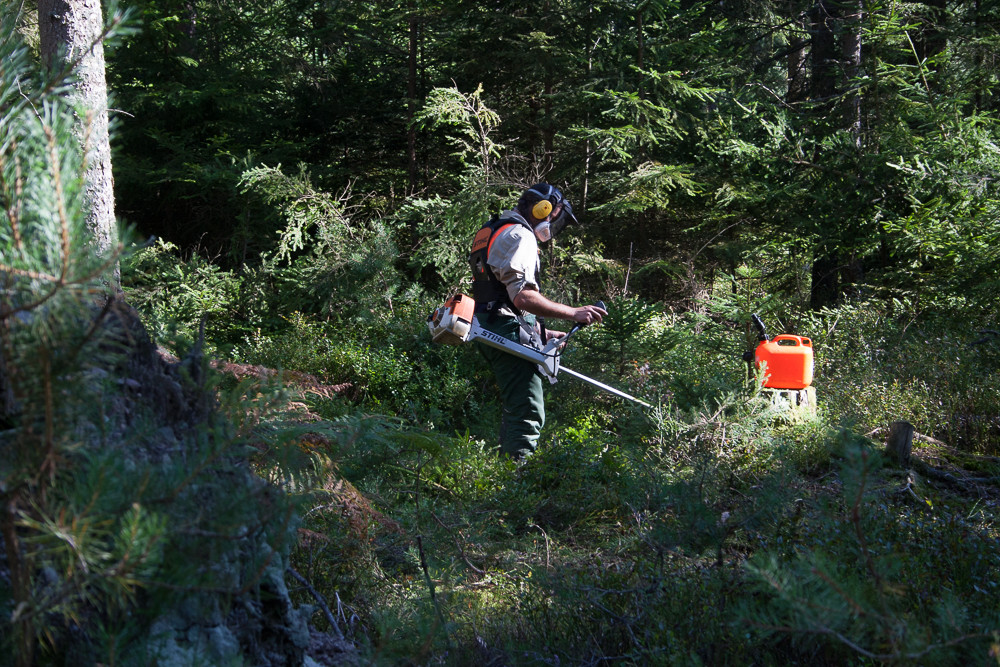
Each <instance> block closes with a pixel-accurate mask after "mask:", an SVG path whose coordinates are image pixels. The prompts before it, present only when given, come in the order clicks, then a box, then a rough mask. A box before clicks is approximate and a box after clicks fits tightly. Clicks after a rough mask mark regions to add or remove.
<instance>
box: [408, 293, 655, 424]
mask: <svg viewBox="0 0 1000 667" xmlns="http://www.w3.org/2000/svg"><path fill="white" fill-rule="evenodd" d="M594 305H596V306H597V307H598V308H601V309H604V303H603V302H602V301H598V302H597V303H596V304H594ZM475 306H476V302H475V301H473V300H472V297H469V296H466V295H465V294H459V295H458V296H456V297H454V298H452V299H449V300H448V302H447V303H445V304H444V305H443V306H441V307H440V308H437V309H436V310H435V311H434V312H433V313H431V315H430V317H428V318H427V327H428V328H429V329H430V332H431V339H432V340H433V341H434V342H436V343H443V344H445V345H461V344H463V343H467V342H469V341H473V340H477V341H479V342H480V343H483V344H485V345H489V346H490V347H495V348H497V349H499V350H503V351H504V352H507V353H508V354H512V355H514V356H515V357H518V358H520V359H524V360H526V361H530V362H532V363H535V364H537V365H538V370H539V371H541V373H542V374H543V375H544V376H545V377H547V378H548V379H549V382H552V383H554V382H555V381H556V376H557V375H558V374H559V372H560V371H561V372H563V373H566V374H567V375H571V376H572V377H575V378H577V379H578V380H583V381H584V382H586V383H588V384H591V385H593V386H595V387H597V388H598V389H600V390H601V391H606V392H607V393H609V394H614V395H615V396H618V397H619V398H624V399H625V400H628V401H632V402H633V403H638V404H639V405H641V406H643V407H646V408H652V407H653V406H652V405H650V404H649V403H646V402H645V401H642V400H639V399H638V398H636V397H635V396H632V395H630V394H626V393H625V392H623V391H620V390H618V389H615V388H614V387H609V386H608V385H606V384H604V383H603V382H598V381H597V380H595V379H593V378H590V377H587V376H586V375H584V374H582V373H577V372H576V371H574V370H571V369H569V368H566V367H565V366H560V365H559V356H560V354H561V353H562V349H563V347H564V346H565V344H566V341H567V340H569V338H570V336H572V335H573V334H575V333H576V332H577V331H579V330H580V329H582V328H583V325H582V324H577V325H575V326H574V327H573V328H572V329H570V330H569V331H568V332H566V335H565V336H560V337H559V338H553V339H552V340H549V341H547V342H543V341H542V336H539V335H538V332H537V331H535V329H534V328H533V327H530V326H529V325H528V324H527V323H526V322H525V321H524V320H523V318H518V320H519V321H520V323H521V327H522V328H523V329H525V331H526V332H527V333H528V335H529V337H530V340H531V344H529V345H524V344H522V343H517V342H514V341H512V340H509V339H507V338H504V337H503V336H500V335H498V334H495V333H493V332H492V331H487V330H486V329H484V328H482V327H481V326H479V322H478V321H477V320H476V318H475V316H474V312H475ZM542 326H543V328H542V333H543V335H544V331H545V329H544V324H543V325H542Z"/></svg>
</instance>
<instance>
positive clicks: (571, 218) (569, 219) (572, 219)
mask: <svg viewBox="0 0 1000 667" xmlns="http://www.w3.org/2000/svg"><path fill="white" fill-rule="evenodd" d="M557 192H558V191H557ZM569 224H574V225H575V224H579V222H578V221H577V219H576V216H575V215H573V205H572V204H570V203H569V200H568V199H563V200H562V210H561V211H560V212H559V213H558V215H556V217H555V218H553V220H552V236H553V237H555V236H558V235H559V232H561V231H562V230H563V229H564V228H565V227H566V225H569Z"/></svg>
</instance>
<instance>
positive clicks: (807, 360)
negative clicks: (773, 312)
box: [754, 334, 813, 389]
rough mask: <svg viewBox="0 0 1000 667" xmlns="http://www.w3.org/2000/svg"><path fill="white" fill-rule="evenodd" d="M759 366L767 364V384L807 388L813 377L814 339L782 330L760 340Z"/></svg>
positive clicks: (774, 386)
mask: <svg viewBox="0 0 1000 667" xmlns="http://www.w3.org/2000/svg"><path fill="white" fill-rule="evenodd" d="M754 363H755V364H756V366H757V368H760V366H761V364H764V363H766V364H767V370H766V373H767V374H766V375H765V377H764V386H765V387H768V388H770V389H805V388H806V387H808V386H809V385H811V384H812V380H813V347H812V341H811V340H809V339H808V338H806V337H804V336H794V335H792V334H781V335H779V336H775V337H774V338H772V339H771V340H768V341H761V342H760V343H759V344H758V345H757V349H756V350H755V351H754Z"/></svg>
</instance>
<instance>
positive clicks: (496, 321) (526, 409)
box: [469, 183, 607, 460]
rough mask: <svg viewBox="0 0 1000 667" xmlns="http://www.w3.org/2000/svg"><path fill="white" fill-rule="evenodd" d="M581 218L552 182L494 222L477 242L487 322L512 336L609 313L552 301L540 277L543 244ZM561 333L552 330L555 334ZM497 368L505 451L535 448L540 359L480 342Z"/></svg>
mask: <svg viewBox="0 0 1000 667" xmlns="http://www.w3.org/2000/svg"><path fill="white" fill-rule="evenodd" d="M571 222H576V217H575V216H574V215H573V207H572V205H571V204H570V203H569V201H568V200H566V198H565V197H563V194H562V192H560V191H559V189H558V188H555V187H553V186H552V185H549V184H548V183H539V184H537V185H533V186H532V187H530V188H528V189H527V190H525V191H524V193H523V194H522V195H521V198H520V199H519V200H518V202H517V206H516V207H515V208H514V210H512V211H504V212H503V213H502V214H500V216H498V217H495V218H493V219H492V220H490V221H489V222H488V223H486V224H485V225H484V226H483V228H482V229H480V230H479V233H478V234H476V237H475V239H474V240H473V242H472V252H471V254H470V256H469V262H470V264H471V266H472V297H473V299H475V301H476V319H477V320H478V321H479V325H480V326H482V327H483V328H484V329H487V330H489V331H492V332H494V333H496V334H499V335H501V336H503V337H505V338H508V339H509V340H513V341H518V342H521V343H529V342H531V340H532V339H535V343H536V344H537V343H539V342H541V341H540V340H539V339H538V335H537V332H538V329H537V328H536V325H535V316H540V317H554V318H558V319H563V320H570V321H572V322H576V323H579V324H593V323H596V322H600V321H601V318H603V317H604V316H605V315H607V312H606V311H604V310H603V309H601V308H598V307H597V306H580V307H575V308H574V307H573V306H568V305H565V304H562V303H557V302H555V301H551V300H550V299H547V298H546V297H545V296H543V295H542V293H541V292H540V287H539V284H538V273H539V268H540V267H539V260H538V243H539V242H542V243H544V242H545V241H548V240H549V239H550V238H553V237H555V235H556V234H558V233H559V232H560V231H561V230H562V229H563V228H564V227H565V226H566V225H567V224H569V223H571ZM561 335H562V334H561V333H560V332H556V331H551V332H547V337H548V338H555V337H559V336H561ZM479 350H480V352H481V353H482V354H483V356H484V357H486V360H487V362H489V364H490V365H491V366H492V368H493V372H494V374H495V375H496V379H497V384H498V385H499V387H500V399H501V401H502V403H503V418H502V423H501V426H500V452H501V453H502V454H506V455H507V456H510V457H511V458H514V459H517V460H520V459H523V458H524V457H525V456H527V455H529V454H531V453H532V452H534V451H535V449H536V447H537V446H538V436H539V434H540V433H541V430H542V426H543V425H544V424H545V403H544V394H543V389H542V377H541V375H540V374H539V373H538V370H537V367H536V366H535V364H533V363H531V362H529V361H525V360H523V359H519V358H517V357H515V356H513V355H511V354H508V353H506V352H504V351H502V350H498V349H496V348H493V347H488V346H485V345H480V346H479Z"/></svg>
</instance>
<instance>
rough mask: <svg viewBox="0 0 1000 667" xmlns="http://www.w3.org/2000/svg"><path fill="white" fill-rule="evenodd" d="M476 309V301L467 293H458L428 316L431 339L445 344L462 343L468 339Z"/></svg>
mask: <svg viewBox="0 0 1000 667" xmlns="http://www.w3.org/2000/svg"><path fill="white" fill-rule="evenodd" d="M475 310H476V302H475V301H473V300H472V297H470V296H467V295H465V294H458V295H456V296H454V297H452V298H451V299H449V300H448V301H447V302H446V303H445V304H444V305H443V306H441V307H440V308H435V309H434V312H433V313H431V314H430V316H429V317H428V318H427V328H428V329H430V332H431V340H433V341H434V342H435V343H441V344H443V345H461V344H462V343H464V342H465V341H467V340H468V339H469V331H470V330H471V329H472V317H473V314H474V313H475Z"/></svg>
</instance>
